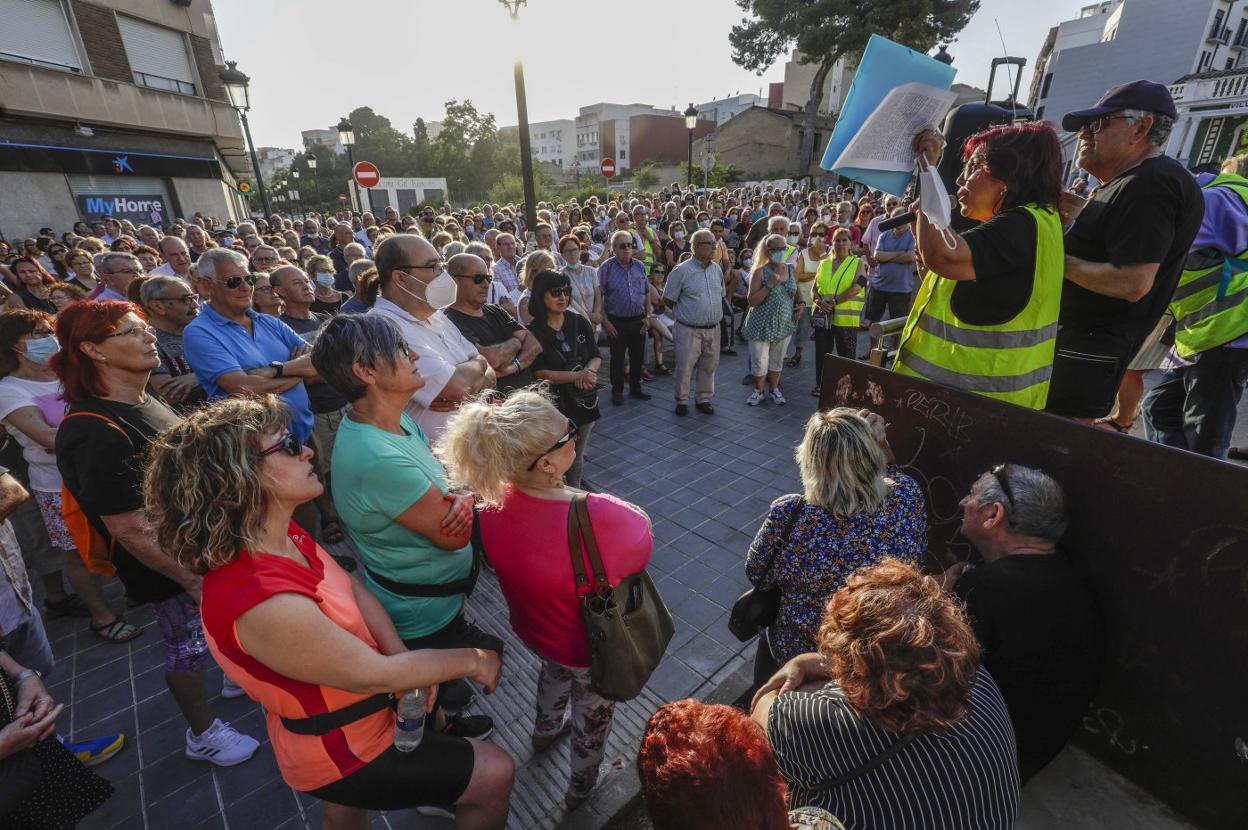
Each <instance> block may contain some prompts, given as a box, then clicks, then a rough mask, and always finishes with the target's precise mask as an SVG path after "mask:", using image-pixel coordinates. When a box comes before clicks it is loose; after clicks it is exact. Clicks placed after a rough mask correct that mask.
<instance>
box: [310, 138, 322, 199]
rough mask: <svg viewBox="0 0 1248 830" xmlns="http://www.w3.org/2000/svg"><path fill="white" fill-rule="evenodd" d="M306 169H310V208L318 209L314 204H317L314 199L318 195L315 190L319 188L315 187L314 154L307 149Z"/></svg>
mask: <svg viewBox="0 0 1248 830" xmlns="http://www.w3.org/2000/svg"><path fill="white" fill-rule="evenodd" d="M308 169H309V170H311V171H312V205H313V208H312V209H313V210H320V208H318V207H316V204H317V201H316V200H317V197H318V196H319V195H320V194H319V193H318V192H317V191H318V190H319V189H320V188H318V187H317V180H316V156H314V155H312V151H311V150H309V151H308Z"/></svg>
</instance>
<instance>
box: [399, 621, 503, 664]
mask: <svg viewBox="0 0 1248 830" xmlns="http://www.w3.org/2000/svg"><path fill="white" fill-rule="evenodd" d="M403 645H405V646H407V647H408V648H410V649H412V650H413V651H415V650H417V649H421V648H441V649H447V648H479V649H481V650H482V651H494V652H498V656H499V657H502V656H503V641H502V640H500V639H499V638H498V637H495V636H494V635H493V634H490V633H489V632H488V631H484V630H482V629H481V628H479V627H478V626H476V625H475V624H473V623H470V622H468V620H466V619H464V612H463V611H460V612H459V613H458V614H457V615H456V616H455V619H453V620H451V621H450V622H449V623H447V624H446V625H444V626H442V627H441V628H439V629H438V630H437V631H435V632H433V633H432V634H426V635H425V636H423V637H413V638H411V639H410V640H404V641H403Z"/></svg>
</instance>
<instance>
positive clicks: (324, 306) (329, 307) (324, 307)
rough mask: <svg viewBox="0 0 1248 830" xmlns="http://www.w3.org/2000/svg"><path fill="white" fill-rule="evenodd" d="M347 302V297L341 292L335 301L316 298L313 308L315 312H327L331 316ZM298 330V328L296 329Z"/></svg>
mask: <svg viewBox="0 0 1248 830" xmlns="http://www.w3.org/2000/svg"><path fill="white" fill-rule="evenodd" d="M344 302H346V298H345V297H343V296H342V294H341V293H340V294H339V295H338V299H337V300H336V301H334V302H326V301H325V300H321V299H316V300H313V301H312V306H311V310H312V313H313V314H327V315H330V316H331V317H332V316H333V315H335V314H337V313H338V309H340V308H342V304H343V303H344ZM296 331H298V329H296Z"/></svg>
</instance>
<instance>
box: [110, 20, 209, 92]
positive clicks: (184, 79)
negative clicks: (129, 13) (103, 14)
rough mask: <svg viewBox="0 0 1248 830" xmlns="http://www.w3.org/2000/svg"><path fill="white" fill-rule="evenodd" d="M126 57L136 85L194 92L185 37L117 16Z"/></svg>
mask: <svg viewBox="0 0 1248 830" xmlns="http://www.w3.org/2000/svg"><path fill="white" fill-rule="evenodd" d="M117 27H118V28H119V29H121V40H122V43H124V44H125V46H126V57H127V58H129V59H130V69H131V70H132V71H133V72H134V82H135V83H136V84H138V85H139V86H147V87H151V88H152V89H163V90H167V91H169V92H178V93H181V94H182V95H194V94H196V93H195V75H194V73H192V72H191V61H190V58H189V56H188V55H187V51H186V37H185V36H184V35H183V34H182V33H181V32H177V31H174V30H173V29H166V28H165V27H164V26H156V25H153V24H151V23H147V22H145V21H142V20H137V19H135V18H133V17H126V16H125V15H120V14H119V15H117Z"/></svg>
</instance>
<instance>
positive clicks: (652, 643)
mask: <svg viewBox="0 0 1248 830" xmlns="http://www.w3.org/2000/svg"><path fill="white" fill-rule="evenodd" d="M568 550H569V552H570V553H571V556H572V571H573V573H575V574H576V589H577V594H578V595H580V597H581V617H582V618H583V619H584V620H585V630H586V631H587V632H588V633H589V660H590V670H589V674H590V685H591V686H592V687H593V690H594V692H595V693H597V694H599V695H601V696H602V697H605V698H606V699H607V700H616V701H624V700H632V699H633V698H635V697H637V695H639V694H641V690H642V688H643V687H644V686H645V685H646V681H648V680H649V679H650V675H651V674H652V673H653V672H654V670H655V669H656V668H658V665H659V661H660V660H662V659H663V652H664V651H665V650H666V649H667V644H668V643H669V642H670V641H671V639H672V634H673V633H674V632H675V625H674V624H673V623H672V615H671V614H670V613H668V610H667V606H666V605H664V603H663V597H662V596H660V595H659V590H658V588H656V587H655V586H654V582H653V581H652V580H651V579H650V577H649V575H648V574H647V573H646V572H645V571H644V570H642V571H638V572H637V573H635V574H633V575H632V576H626V577H624V578H623V579H621V580H620V584H619V585H615V586H612V585H611V583H610V582H609V581H608V580H607V573H606V570H605V569H604V568H603V566H602V555H601V553H600V552H599V550H598V539H597V537H596V536H595V535H594V526H593V524H592V523H591V522H590V520H589V508H588V506H587V505H586V501H585V495H584V494H580V495H577V496H575V497H574V498H573V499H572V503H571V505H570V506H569V508H568ZM586 554H588V556H589V564H590V567H591V568H592V569H593V584H592V585H591V584H590V581H589V576H587V575H586V573H585V555H586ZM583 588H589V593H587V594H583V595H581V593H580V592H581V589H583Z"/></svg>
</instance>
